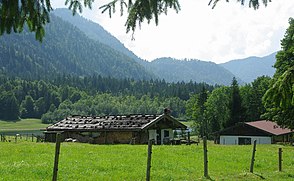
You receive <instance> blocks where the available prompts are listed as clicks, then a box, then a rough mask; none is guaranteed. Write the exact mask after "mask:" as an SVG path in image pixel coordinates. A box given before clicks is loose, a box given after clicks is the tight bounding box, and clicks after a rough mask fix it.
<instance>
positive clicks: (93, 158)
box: [0, 140, 294, 181]
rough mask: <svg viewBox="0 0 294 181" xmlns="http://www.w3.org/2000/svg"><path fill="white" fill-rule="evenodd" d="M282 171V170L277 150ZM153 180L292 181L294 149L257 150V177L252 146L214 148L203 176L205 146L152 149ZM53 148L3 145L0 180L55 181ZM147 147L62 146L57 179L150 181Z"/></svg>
mask: <svg viewBox="0 0 294 181" xmlns="http://www.w3.org/2000/svg"><path fill="white" fill-rule="evenodd" d="M279 147H281V148H283V171H282V172H279V171H278V148H279ZM152 151H153V153H152V167H151V180H156V181H157V180H164V181H165V180H191V181H192V180H264V179H265V180H293V179H294V147H293V146H282V145H257V151H256V158H255V159H256V161H255V165H254V173H253V174H252V173H250V172H249V168H250V161H251V154H252V145H247V146H222V145H214V144H212V143H209V145H208V159H209V162H208V166H209V168H208V171H209V176H210V179H205V178H204V177H203V147H202V145H201V144H200V145H198V146H197V145H190V146H188V145H175V146H153V150H152ZM54 153H55V144H54V143H33V142H29V141H24V140H19V141H18V142H17V143H15V142H0V180H52V173H53V164H54ZM146 162H147V145H91V144H82V143H61V150H60V158H59V171H58V180H83V181H84V180H103V181H104V180H119V181H120V180H132V181H133V180H134V181H136V180H145V176H146Z"/></svg>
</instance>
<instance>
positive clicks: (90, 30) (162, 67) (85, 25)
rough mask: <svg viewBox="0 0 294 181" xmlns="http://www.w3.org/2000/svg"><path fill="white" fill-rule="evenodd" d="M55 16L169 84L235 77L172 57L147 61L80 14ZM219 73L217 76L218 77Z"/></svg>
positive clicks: (227, 81) (223, 80)
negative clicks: (131, 59) (132, 60)
mask: <svg viewBox="0 0 294 181" xmlns="http://www.w3.org/2000/svg"><path fill="white" fill-rule="evenodd" d="M54 14H55V15H57V16H59V17H60V18H62V19H63V20H65V21H67V22H69V23H71V24H73V25H74V26H76V27H77V28H79V29H80V30H81V31H83V32H84V33H85V34H86V35H87V36H88V37H89V38H91V39H94V40H97V41H99V42H100V43H103V44H105V45H108V46H110V47H111V48H113V49H115V50H117V51H119V52H121V53H123V54H125V55H127V56H129V57H131V58H133V59H134V60H136V61H137V62H138V63H140V64H141V65H143V66H144V67H145V68H146V69H147V70H149V72H151V73H153V74H155V77H158V78H160V79H165V80H166V81H168V82H178V81H179V82H181V81H185V82H188V81H191V80H192V81H196V82H207V83H210V84H226V85H227V84H230V83H231V81H232V78H233V77H234V75H232V74H231V73H230V72H228V71H227V70H225V69H223V68H222V67H220V66H218V65H216V64H214V63H212V62H204V61H196V60H191V61H181V60H176V59H172V58H161V59H157V60H154V61H152V62H147V61H145V60H142V59H141V58H139V57H138V56H136V55H135V54H134V53H133V52H132V51H130V50H129V49H127V48H126V47H125V46H124V45H123V44H122V43H121V42H120V41H119V40H118V39H117V38H115V37H114V36H112V35H111V34H110V33H108V32H107V31H106V30H105V29H104V28H103V27H102V26H100V25H99V24H97V23H94V22H92V21H90V20H87V19H85V18H83V17H81V16H79V15H75V16H72V12H71V11H69V10H68V9H56V10H54ZM217 74H219V75H217Z"/></svg>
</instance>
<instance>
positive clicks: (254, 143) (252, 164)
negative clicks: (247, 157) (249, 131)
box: [250, 140, 256, 173]
mask: <svg viewBox="0 0 294 181" xmlns="http://www.w3.org/2000/svg"><path fill="white" fill-rule="evenodd" d="M255 151H256V140H254V142H253V150H252V158H251V165H250V172H251V173H253V167H254V161H255Z"/></svg>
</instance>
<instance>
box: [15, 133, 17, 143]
mask: <svg viewBox="0 0 294 181" xmlns="http://www.w3.org/2000/svg"><path fill="white" fill-rule="evenodd" d="M15 143H17V134H16V135H15Z"/></svg>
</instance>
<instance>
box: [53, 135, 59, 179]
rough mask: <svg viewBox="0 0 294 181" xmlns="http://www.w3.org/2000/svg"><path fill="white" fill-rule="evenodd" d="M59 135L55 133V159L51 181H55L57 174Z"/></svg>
mask: <svg viewBox="0 0 294 181" xmlns="http://www.w3.org/2000/svg"><path fill="white" fill-rule="evenodd" d="M60 137H61V135H60V133H56V146H55V159H54V168H53V178H52V181H57V173H58V160H59V152H60V141H61V139H60Z"/></svg>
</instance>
